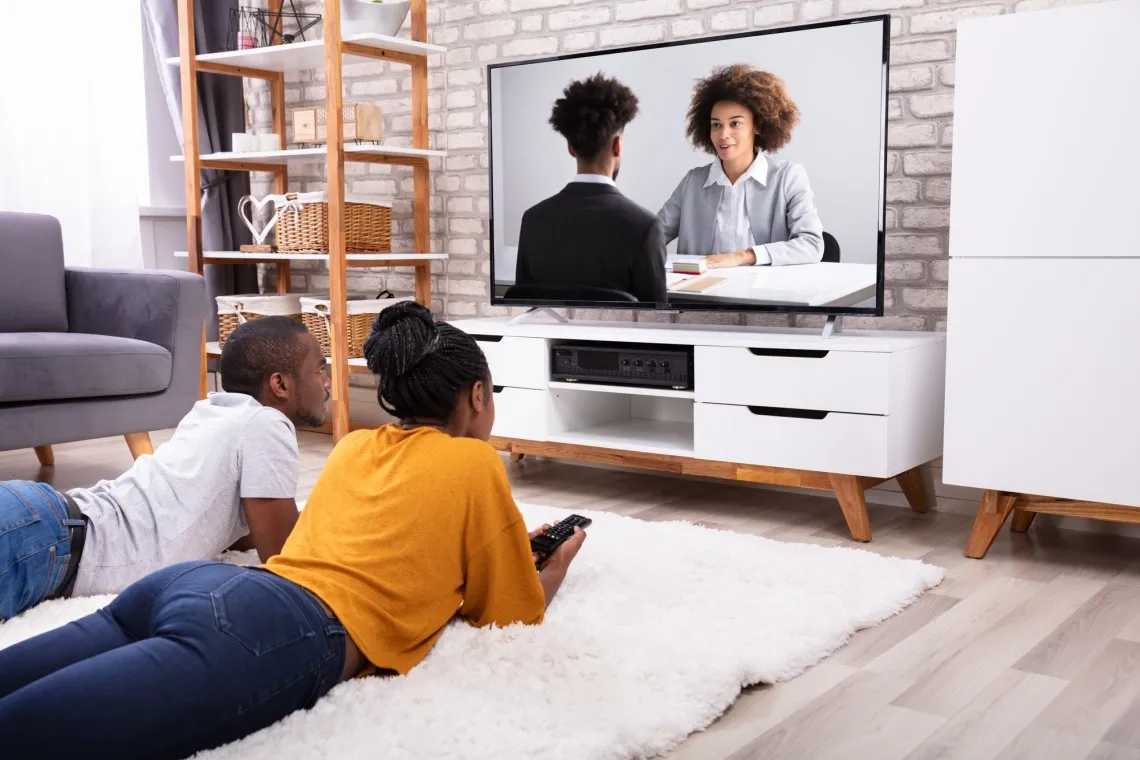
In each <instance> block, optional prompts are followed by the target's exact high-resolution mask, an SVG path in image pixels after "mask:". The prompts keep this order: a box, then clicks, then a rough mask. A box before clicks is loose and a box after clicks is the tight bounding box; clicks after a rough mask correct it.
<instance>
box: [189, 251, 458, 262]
mask: <svg viewBox="0 0 1140 760" xmlns="http://www.w3.org/2000/svg"><path fill="white" fill-rule="evenodd" d="M174 257H175V258H178V259H185V258H188V257H189V254H188V253H187V252H186V251H175V252H174ZM202 258H206V259H237V260H238V261H248V260H250V259H261V260H263V261H267V262H270V261H328V258H329V255H328V254H327V253H245V252H244V251H203V252H202ZM345 258H346V259H347V261H348V263H350V264H351V263H352V262H354V261H361V262H363V261H408V260H411V259H422V260H423V261H446V260H447V259H448V254H446V253H350V254H347V255H346V256H345Z"/></svg>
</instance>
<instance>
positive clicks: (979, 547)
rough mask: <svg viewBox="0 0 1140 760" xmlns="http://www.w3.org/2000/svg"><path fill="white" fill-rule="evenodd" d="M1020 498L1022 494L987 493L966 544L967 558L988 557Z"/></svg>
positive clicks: (983, 496) (983, 497)
mask: <svg viewBox="0 0 1140 760" xmlns="http://www.w3.org/2000/svg"><path fill="white" fill-rule="evenodd" d="M1018 498H1020V494H1016V493H1006V492H1004V491H986V492H985V494H983V495H982V504H981V506H980V507H978V516H977V517H976V518H974V529H973V530H972V531H970V540H969V541H967V542H966V556H967V557H970V558H971V559H981V558H982V557H984V556H986V552H987V551H989V549H990V546H992V545H993V542H994V539H995V538H997V534H998V531H1000V530H1001V526H1003V525H1005V521H1006V518H1008V517H1009V513H1010V512H1012V511H1013V506H1014V505H1015V504H1016V503H1017V500H1018ZM1026 527H1028V525H1027V526H1026Z"/></svg>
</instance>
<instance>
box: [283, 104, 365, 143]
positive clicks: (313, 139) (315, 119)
mask: <svg viewBox="0 0 1140 760" xmlns="http://www.w3.org/2000/svg"><path fill="white" fill-rule="evenodd" d="M343 112H344V116H343V124H344V139H345V140H365V141H371V142H380V141H382V140H383V139H384V114H383V111H382V110H381V108H380V106H375V105H370V104H368V103H350V104H348V105H346V106H344V109H343ZM326 115H327V114H326V111H325V109H324V108H321V107H319V106H313V107H310V108H296V109H294V110H293V142H294V143H299V144H308V143H323V142H327V141H328V129H327V127H326Z"/></svg>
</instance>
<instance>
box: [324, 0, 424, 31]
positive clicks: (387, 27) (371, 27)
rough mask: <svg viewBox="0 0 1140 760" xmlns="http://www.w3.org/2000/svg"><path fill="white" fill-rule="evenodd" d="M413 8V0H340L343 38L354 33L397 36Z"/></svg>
mask: <svg viewBox="0 0 1140 760" xmlns="http://www.w3.org/2000/svg"><path fill="white" fill-rule="evenodd" d="M411 8H412V3H411V0H384V2H382V3H373V2H371V0H340V36H341V39H345V38H348V37H351V36H352V35H354V34H383V35H387V36H388V37H395V36H396V33H397V32H399V31H400V27H401V26H403V24H404V19H406V18H407V17H408V12H409V11H410V10H411Z"/></svg>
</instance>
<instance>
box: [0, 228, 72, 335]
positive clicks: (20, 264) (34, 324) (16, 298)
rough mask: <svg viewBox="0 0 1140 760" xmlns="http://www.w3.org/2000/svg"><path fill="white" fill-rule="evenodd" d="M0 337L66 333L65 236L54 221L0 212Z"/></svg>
mask: <svg viewBox="0 0 1140 760" xmlns="http://www.w3.org/2000/svg"><path fill="white" fill-rule="evenodd" d="M0 267H2V268H3V270H4V272H5V273H6V275H5V276H4V277H0V332H8V333H10V332H67V299H66V297H65V295H64V275H63V233H62V231H61V230H60V227H59V222H58V221H56V219H55V217H51V216H43V215H41V214H17V213H13V212H5V211H0Z"/></svg>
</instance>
